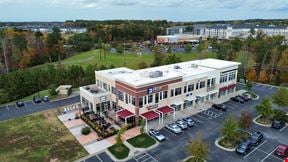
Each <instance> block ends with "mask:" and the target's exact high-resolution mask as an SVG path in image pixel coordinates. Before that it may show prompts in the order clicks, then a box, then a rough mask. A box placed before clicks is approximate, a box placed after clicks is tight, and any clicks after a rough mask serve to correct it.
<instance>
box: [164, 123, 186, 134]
mask: <svg viewBox="0 0 288 162" xmlns="http://www.w3.org/2000/svg"><path fill="white" fill-rule="evenodd" d="M165 128H166V129H168V130H170V131H171V132H173V133H176V134H180V133H182V130H181V128H179V127H178V126H177V125H176V124H174V123H173V124H167V125H165Z"/></svg>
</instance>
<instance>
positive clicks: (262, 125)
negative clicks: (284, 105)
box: [253, 115, 272, 127]
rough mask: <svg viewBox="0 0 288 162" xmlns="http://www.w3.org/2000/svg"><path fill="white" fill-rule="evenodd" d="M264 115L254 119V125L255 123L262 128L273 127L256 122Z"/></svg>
mask: <svg viewBox="0 0 288 162" xmlns="http://www.w3.org/2000/svg"><path fill="white" fill-rule="evenodd" d="M261 116H262V115H258V116H256V117H255V118H254V119H253V123H255V124H257V125H259V126H261V127H271V125H272V124H261V123H258V122H257V121H256V120H257V119H258V118H260V117H261Z"/></svg>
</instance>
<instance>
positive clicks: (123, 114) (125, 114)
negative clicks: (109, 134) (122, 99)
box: [117, 109, 134, 119]
mask: <svg viewBox="0 0 288 162" xmlns="http://www.w3.org/2000/svg"><path fill="white" fill-rule="evenodd" d="M117 115H118V116H119V117H120V118H122V119H125V118H127V117H130V116H133V115H134V114H133V113H132V112H130V111H128V110H127V109H123V110H120V111H118V112H117Z"/></svg>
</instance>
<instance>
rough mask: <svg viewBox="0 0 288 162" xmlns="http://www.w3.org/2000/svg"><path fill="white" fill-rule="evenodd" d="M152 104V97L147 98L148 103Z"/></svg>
mask: <svg viewBox="0 0 288 162" xmlns="http://www.w3.org/2000/svg"><path fill="white" fill-rule="evenodd" d="M152 102H153V95H152V94H151V95H149V96H148V103H152Z"/></svg>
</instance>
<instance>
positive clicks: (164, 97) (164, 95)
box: [163, 91, 168, 99]
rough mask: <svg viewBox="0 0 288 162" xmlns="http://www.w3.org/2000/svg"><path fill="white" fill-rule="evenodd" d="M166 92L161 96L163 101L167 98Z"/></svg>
mask: <svg viewBox="0 0 288 162" xmlns="http://www.w3.org/2000/svg"><path fill="white" fill-rule="evenodd" d="M167 93H168V92H167V91H164V94H163V99H166V98H167Z"/></svg>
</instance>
